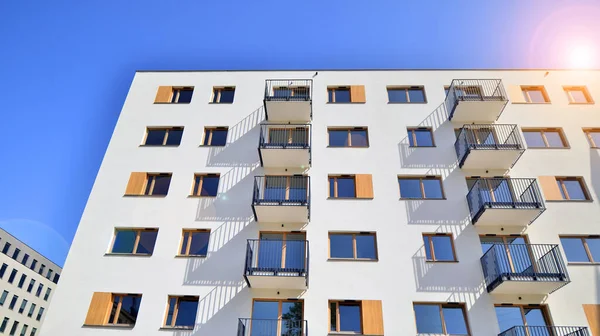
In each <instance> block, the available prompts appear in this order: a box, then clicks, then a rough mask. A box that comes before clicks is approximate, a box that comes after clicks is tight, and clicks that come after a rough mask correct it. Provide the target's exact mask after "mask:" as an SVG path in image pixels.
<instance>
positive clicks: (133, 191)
mask: <svg viewBox="0 0 600 336" xmlns="http://www.w3.org/2000/svg"><path fill="white" fill-rule="evenodd" d="M145 183H146V173H141V172H133V173H131V175H130V176H129V182H128V183H127V189H126V190H125V195H141V194H142V193H143V191H144V190H143V189H144V184H145Z"/></svg>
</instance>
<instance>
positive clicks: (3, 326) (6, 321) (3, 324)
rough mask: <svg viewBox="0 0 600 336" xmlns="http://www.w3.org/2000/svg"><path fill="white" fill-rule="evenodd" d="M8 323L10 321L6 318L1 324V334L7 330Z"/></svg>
mask: <svg viewBox="0 0 600 336" xmlns="http://www.w3.org/2000/svg"><path fill="white" fill-rule="evenodd" d="M8 321H9V318H8V317H5V318H4V320H2V324H0V332H4V331H5V330H6V326H7V325H8Z"/></svg>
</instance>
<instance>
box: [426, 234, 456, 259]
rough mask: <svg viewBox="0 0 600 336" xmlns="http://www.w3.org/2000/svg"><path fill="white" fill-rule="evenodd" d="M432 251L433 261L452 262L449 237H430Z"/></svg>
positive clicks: (452, 254)
mask: <svg viewBox="0 0 600 336" xmlns="http://www.w3.org/2000/svg"><path fill="white" fill-rule="evenodd" d="M431 242H432V243H433V250H434V252H435V260H441V261H448V260H454V252H453V250H452V237H450V236H432V237H431Z"/></svg>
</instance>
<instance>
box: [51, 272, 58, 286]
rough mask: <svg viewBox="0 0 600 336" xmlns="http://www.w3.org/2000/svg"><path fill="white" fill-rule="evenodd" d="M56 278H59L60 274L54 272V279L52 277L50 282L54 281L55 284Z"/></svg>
mask: <svg viewBox="0 0 600 336" xmlns="http://www.w3.org/2000/svg"><path fill="white" fill-rule="evenodd" d="M58 279H60V274H58V273H54V279H52V282H54V283H55V284H57V283H58Z"/></svg>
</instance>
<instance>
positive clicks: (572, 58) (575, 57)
mask: <svg viewBox="0 0 600 336" xmlns="http://www.w3.org/2000/svg"><path fill="white" fill-rule="evenodd" d="M594 57H595V50H594V48H593V47H592V46H590V45H585V44H581V45H576V46H573V48H572V49H571V50H570V52H569V65H570V67H572V68H579V69H582V68H590V67H591V66H592V65H593V63H594Z"/></svg>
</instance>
